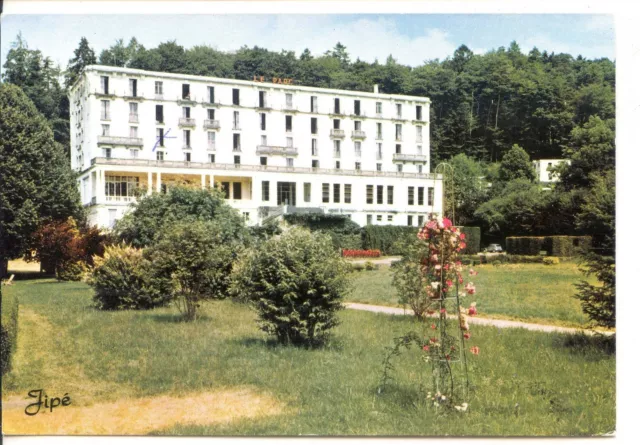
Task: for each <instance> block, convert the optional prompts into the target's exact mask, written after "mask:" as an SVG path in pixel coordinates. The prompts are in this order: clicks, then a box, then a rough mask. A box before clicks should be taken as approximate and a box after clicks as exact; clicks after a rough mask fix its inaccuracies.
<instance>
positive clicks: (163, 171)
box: [69, 66, 442, 227]
mask: <svg viewBox="0 0 640 445" xmlns="http://www.w3.org/2000/svg"><path fill="white" fill-rule="evenodd" d="M69 99H70V109H71V110H70V111H71V165H72V167H73V168H74V169H75V170H76V171H78V172H79V177H78V184H79V188H80V193H81V196H82V202H83V203H84V204H85V206H87V207H88V208H89V219H90V222H91V223H93V224H97V225H99V226H102V227H108V226H111V225H112V224H113V223H114V222H115V220H116V219H118V218H120V217H121V216H122V215H123V213H124V212H125V211H126V210H127V208H128V206H129V205H130V203H131V202H133V201H135V199H136V196H138V195H139V194H140V193H147V194H151V193H154V192H160V193H162V192H164V191H166V189H167V187H171V185H173V184H191V185H193V186H200V187H214V186H216V187H220V188H221V189H222V190H223V191H224V193H225V195H226V197H227V199H228V200H229V204H230V205H231V206H233V207H234V208H236V209H237V210H238V211H239V212H241V214H242V215H243V216H244V217H245V219H246V220H247V223H248V224H260V223H261V222H262V221H264V220H265V219H266V218H270V217H274V216H276V215H280V214H282V213H283V212H287V213H289V212H325V213H338V214H345V215H349V216H350V217H351V218H352V220H353V221H355V222H356V223H358V224H360V225H365V224H394V225H413V226H418V225H420V224H421V223H422V221H423V220H424V218H425V216H426V215H427V213H430V212H436V213H440V212H441V207H442V181H441V180H440V179H439V178H436V176H435V175H434V174H431V173H430V170H431V163H430V157H429V105H430V100H429V99H428V98H425V97H413V96H399V95H390V94H383V93H379V92H378V91H377V87H376V88H375V91H374V92H373V93H364V92H358V91H347V90H334V89H325V88H311V87H304V86H298V85H291V84H281V83H274V82H271V79H269V80H268V81H267V82H260V81H243V80H233V79H220V78H213V77H201V76H191V75H182V74H171V73H160V72H150V71H143V70H136V69H129V68H118V67H108V66H89V67H87V68H86V69H85V71H84V73H83V74H82V76H81V77H80V79H78V81H77V82H76V83H75V84H74V85H73V87H72V88H71V90H70V93H69ZM136 189H138V190H136Z"/></svg>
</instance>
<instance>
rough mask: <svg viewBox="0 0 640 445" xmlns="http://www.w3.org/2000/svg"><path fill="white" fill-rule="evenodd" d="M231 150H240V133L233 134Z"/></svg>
mask: <svg viewBox="0 0 640 445" xmlns="http://www.w3.org/2000/svg"><path fill="white" fill-rule="evenodd" d="M233 151H240V134H239V133H234V134H233Z"/></svg>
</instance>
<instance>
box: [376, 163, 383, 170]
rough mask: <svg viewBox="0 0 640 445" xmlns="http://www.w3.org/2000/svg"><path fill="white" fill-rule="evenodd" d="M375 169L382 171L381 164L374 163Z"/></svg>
mask: <svg viewBox="0 0 640 445" xmlns="http://www.w3.org/2000/svg"><path fill="white" fill-rule="evenodd" d="M376 171H379V172H381V171H382V164H381V163H379V162H378V163H377V164H376Z"/></svg>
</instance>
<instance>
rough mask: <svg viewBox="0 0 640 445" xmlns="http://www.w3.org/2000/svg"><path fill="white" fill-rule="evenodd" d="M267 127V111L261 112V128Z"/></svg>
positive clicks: (263, 129)
mask: <svg viewBox="0 0 640 445" xmlns="http://www.w3.org/2000/svg"><path fill="white" fill-rule="evenodd" d="M266 129H267V113H260V130H262V131H265V130H266Z"/></svg>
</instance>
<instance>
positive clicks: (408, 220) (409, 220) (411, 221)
mask: <svg viewBox="0 0 640 445" xmlns="http://www.w3.org/2000/svg"><path fill="white" fill-rule="evenodd" d="M407 225H408V226H412V225H413V215H407Z"/></svg>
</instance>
